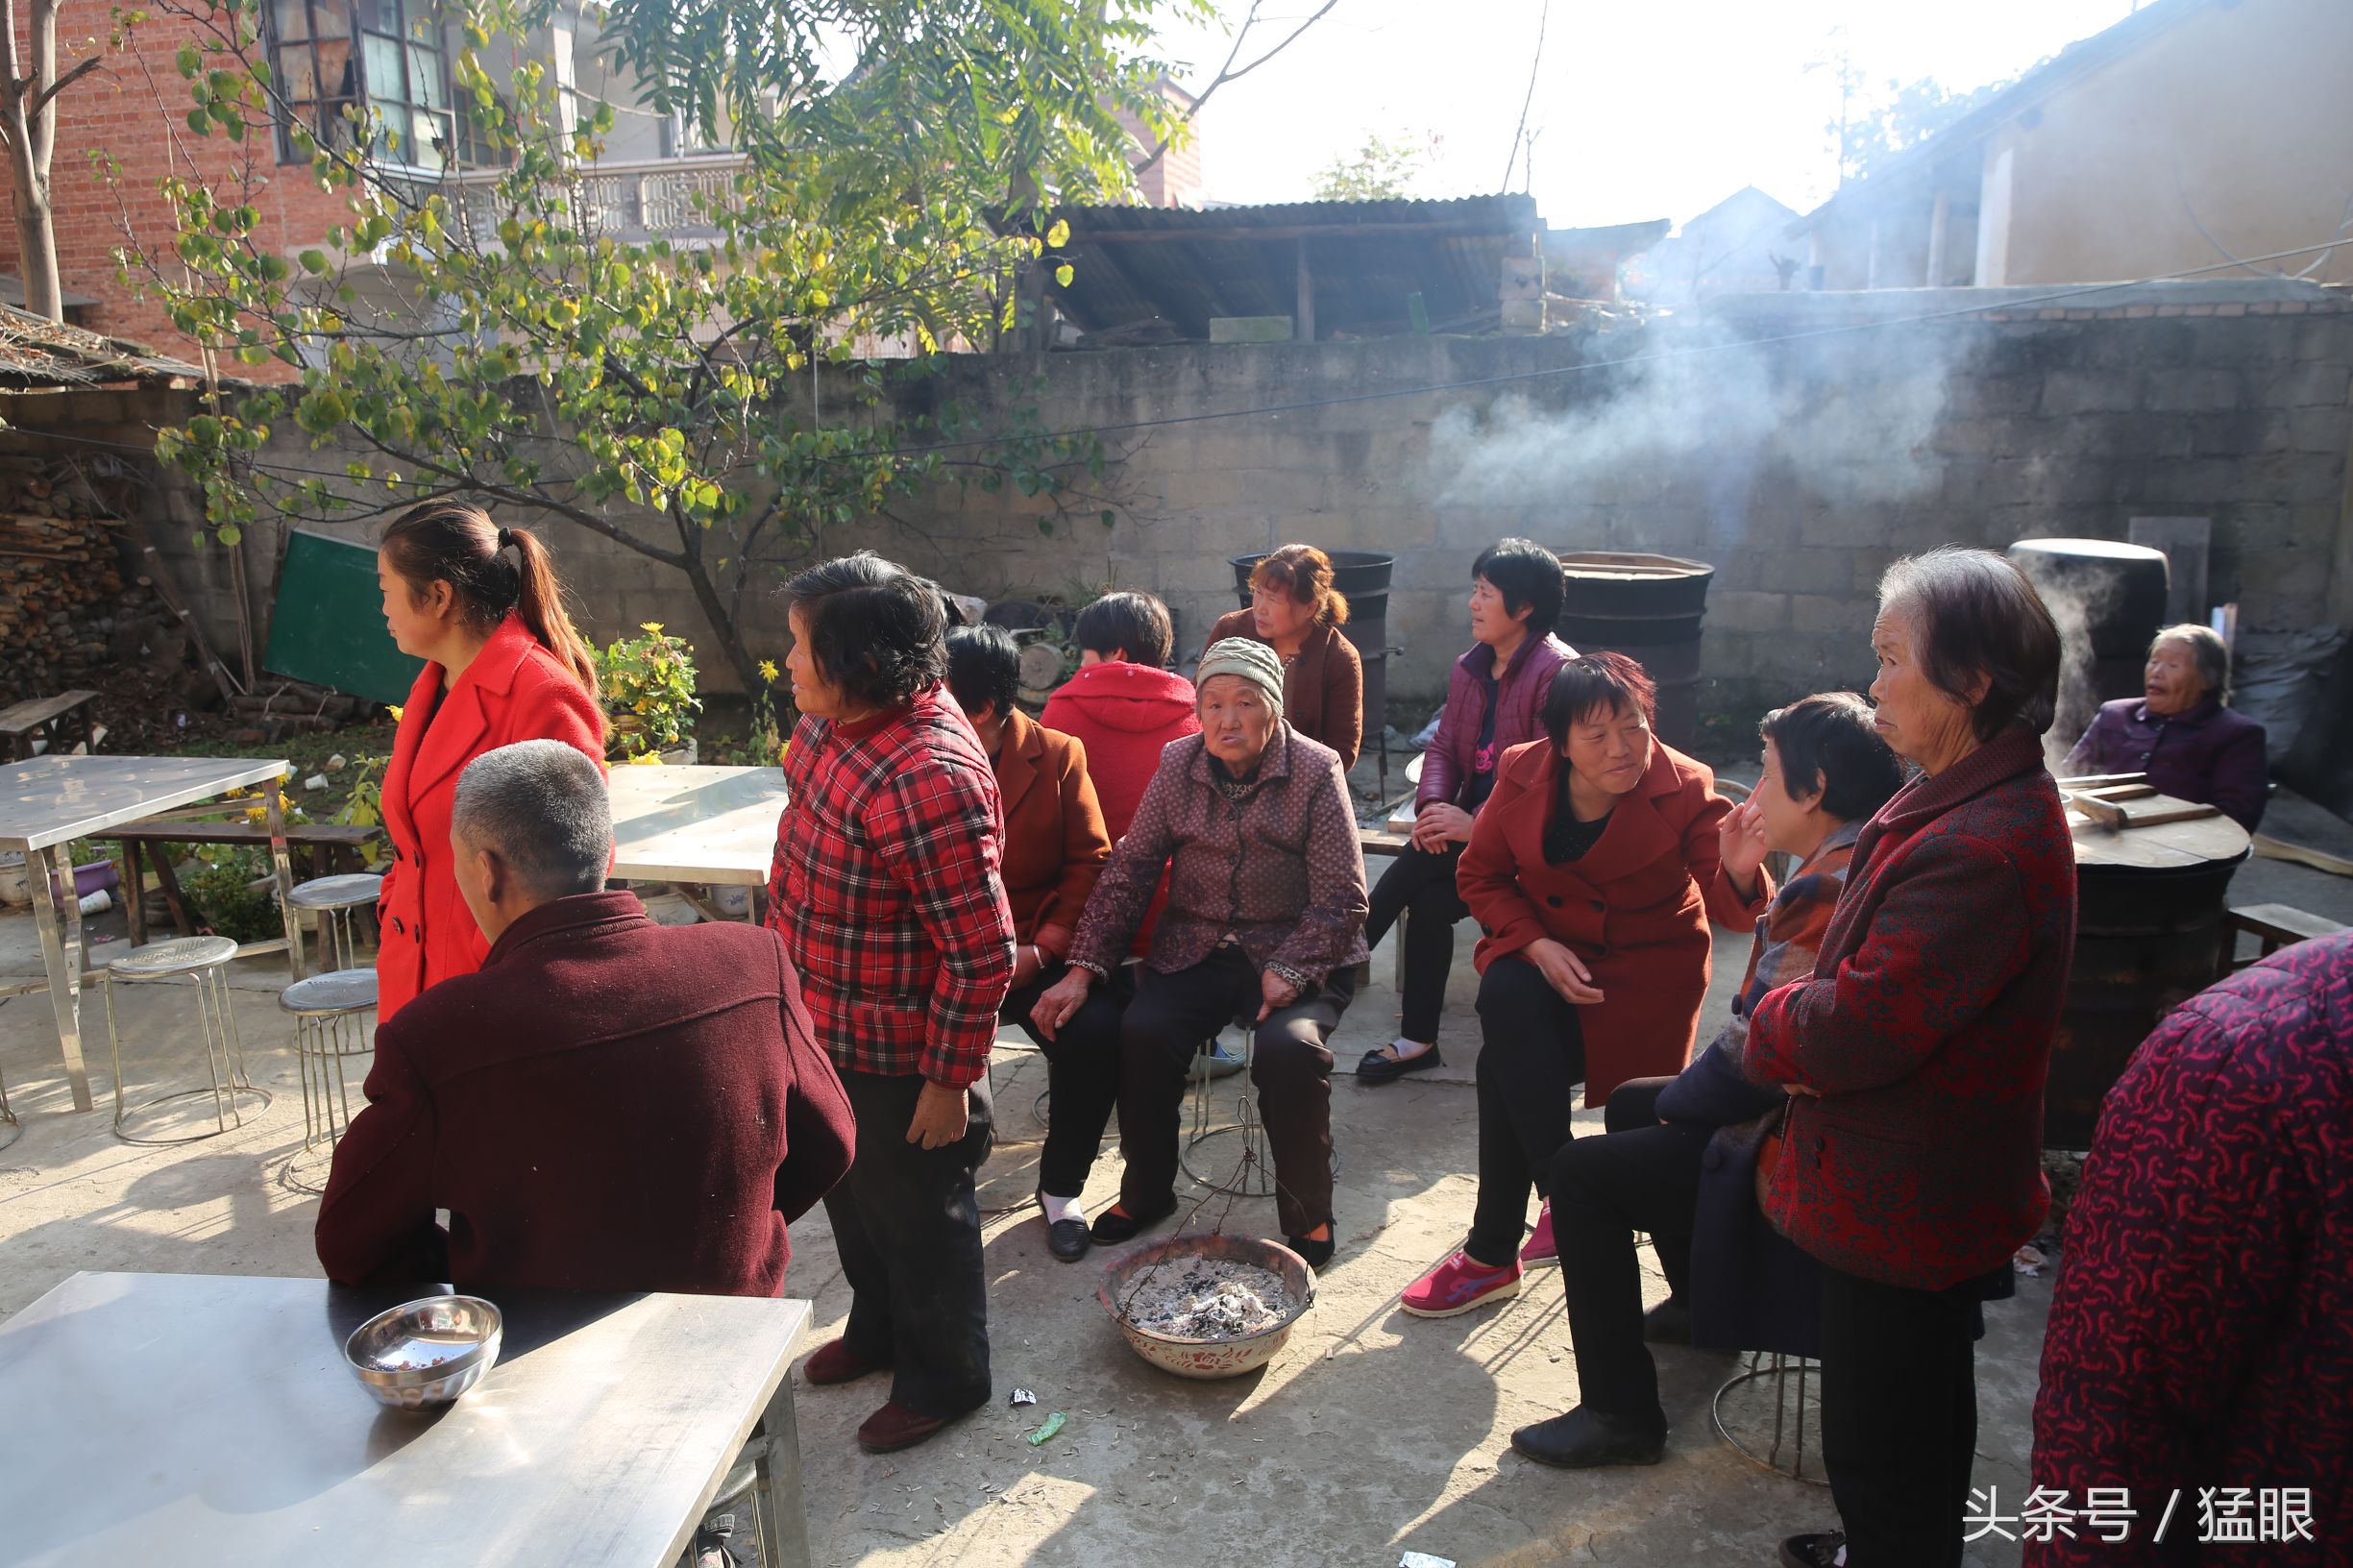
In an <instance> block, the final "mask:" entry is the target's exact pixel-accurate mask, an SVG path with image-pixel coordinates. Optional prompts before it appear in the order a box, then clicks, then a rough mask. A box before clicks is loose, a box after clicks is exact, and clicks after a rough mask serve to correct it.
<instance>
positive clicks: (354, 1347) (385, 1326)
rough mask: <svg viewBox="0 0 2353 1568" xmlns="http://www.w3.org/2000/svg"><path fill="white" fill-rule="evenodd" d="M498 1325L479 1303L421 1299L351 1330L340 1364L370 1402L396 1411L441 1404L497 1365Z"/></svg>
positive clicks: (489, 1309)
mask: <svg viewBox="0 0 2353 1568" xmlns="http://www.w3.org/2000/svg"><path fill="white" fill-rule="evenodd" d="M504 1327H505V1325H504V1321H503V1320H502V1318H501V1317H500V1315H499V1310H498V1308H496V1307H494V1306H492V1305H491V1304H490V1303H489V1302H486V1301H484V1300H483V1299H482V1298H481V1297H479V1296H427V1297H425V1298H423V1299H422V1300H419V1301H404V1302H403V1303H401V1305H400V1306H398V1307H395V1308H393V1309H392V1310H391V1311H384V1312H379V1313H377V1314H376V1315H375V1316H374V1317H371V1318H369V1319H368V1320H367V1321H366V1322H365V1323H362V1324H361V1325H359V1327H358V1328H356V1329H355V1330H353V1331H352V1336H351V1337H350V1338H349V1339H346V1340H345V1341H344V1342H343V1359H344V1360H347V1361H349V1362H351V1363H352V1375H353V1376H355V1377H356V1378H357V1379H358V1380H359V1384H360V1386H361V1387H363V1388H365V1389H367V1391H368V1392H369V1393H371V1394H373V1395H374V1396H375V1397H376V1399H377V1402H378V1403H379V1404H381V1405H385V1406H389V1407H390V1408H391V1409H396V1410H424V1409H432V1408H433V1407H435V1406H438V1405H447V1404H449V1403H451V1402H452V1401H453V1400H454V1399H456V1398H457V1396H458V1395H460V1394H462V1393H464V1392H465V1391H466V1390H467V1389H469V1388H471V1387H473V1386H474V1385H475V1384H478V1383H479V1382H481V1381H482V1375H483V1374H484V1373H486V1372H488V1371H489V1370H490V1369H491V1367H492V1366H493V1365H495V1364H496V1363H497V1361H498V1360H499V1340H500V1336H501V1335H502V1333H503V1332H504Z"/></svg>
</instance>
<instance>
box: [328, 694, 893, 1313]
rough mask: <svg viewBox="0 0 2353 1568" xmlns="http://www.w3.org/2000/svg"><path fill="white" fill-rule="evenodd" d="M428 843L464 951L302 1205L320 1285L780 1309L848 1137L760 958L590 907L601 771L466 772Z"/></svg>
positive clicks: (390, 1034)
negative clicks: (793, 1232) (472, 959)
mask: <svg viewBox="0 0 2353 1568" xmlns="http://www.w3.org/2000/svg"><path fill="white" fill-rule="evenodd" d="M450 849H451V854H452V859H453V866H454V870H455V880H456V884H457V890H458V893H459V894H460V895H461V896H462V897H463V898H464V900H465V903H466V907H467V909H468V910H469V911H471V912H472V915H473V918H474V919H475V921H476V923H477V924H478V925H479V926H480V927H481V931H482V935H483V936H484V937H486V938H488V939H489V941H490V943H491V948H490V956H489V957H488V958H487V959H485V960H484V961H483V964H482V967H481V968H480V969H479V970H478V971H477V972H476V973H473V974H465V975H456V976H453V977H452V978H451V979H448V980H445V981H443V982H441V983H440V984H439V985H437V986H434V987H432V988H431V989H429V990H428V991H426V992H422V993H421V994H420V995H418V997H417V998H416V999H415V1000H414V1001H412V1002H410V1003H409V1004H408V1005H407V1006H406V1007H404V1008H403V1009H402V1010H401V1011H400V1013H399V1015H398V1016H397V1017H394V1018H393V1019H392V1020H391V1021H390V1022H388V1023H386V1024H384V1025H383V1026H382V1027H381V1028H380V1029H379V1030H378V1031H377V1035H376V1065H375V1066H374V1067H373V1069H371V1070H370V1072H369V1073H368V1082H367V1096H368V1106H367V1109H366V1110H364V1111H362V1112H360V1113H359V1115H356V1116H355V1117H354V1118H353V1119H352V1125H351V1128H350V1130H349V1131H348V1132H347V1133H346V1134H345V1135H344V1138H343V1140H342V1142H341V1144H340V1145H339V1146H338V1147H337V1148H336V1150H335V1160H334V1168H333V1171H332V1174H331V1176H330V1177H329V1179H328V1184H327V1195H326V1197H325V1198H324V1200H322V1202H321V1203H320V1206H319V1219H318V1231H317V1237H316V1240H317V1245H318V1253H319V1261H320V1262H321V1263H323V1264H325V1265H326V1269H327V1273H328V1275H329V1277H330V1278H331V1279H334V1280H337V1281H339V1282H342V1283H345V1284H375V1283H382V1284H390V1283H394V1282H409V1281H434V1282H438V1281H442V1280H447V1281H450V1282H452V1283H453V1284H454V1285H455V1286H457V1287H458V1288H460V1289H464V1290H488V1289H496V1288H500V1287H518V1286H542V1287H548V1288H554V1289H567V1290H674V1291H686V1292H692V1293H697V1294H704V1295H754V1296H772V1295H777V1294H779V1293H781V1291H782V1289H783V1286H784V1271H785V1264H786V1262H788V1260H789V1259H790V1257H791V1251H792V1249H791V1245H790V1242H789V1241H788V1239H787V1237H786V1234H785V1226H786V1223H787V1222H788V1221H790V1220H793V1219H797V1218H798V1217H799V1216H800V1215H801V1214H802V1213H805V1212H807V1210H808V1209H809V1207H810V1206H811V1205H812V1204H814V1203H816V1202H817V1200H818V1199H819V1198H820V1197H821V1196H823V1195H824V1193H825V1191H826V1189H827V1188H831V1187H832V1186H833V1184H834V1183H835V1182H837V1181H839V1180H840V1179H841V1177H842V1174H843V1172H844V1171H846V1169H848V1167H849V1161H850V1153H851V1139H852V1127H853V1118H852V1116H851V1114H850V1110H849V1102H848V1099H847V1097H846V1095H845V1094H844V1093H843V1090H842V1084H841V1080H840V1079H839V1078H838V1077H837V1076H836V1075H835V1073H834V1069H833V1066H832V1064H831V1063H830V1062H829V1061H828V1060H827V1059H826V1056H825V1052H824V1050H823V1049H822V1048H821V1046H819V1045H818V1044H817V1042H816V1041H815V1039H814V1038H813V1036H812V1035H811V1033H810V1029H809V1018H808V1015H807V1013H806V1012H805V1011H803V1009H802V1007H801V1000H800V981H799V976H798V975H797V974H796V973H795V972H794V969H793V966H792V964H791V962H790V960H789V959H787V958H786V956H785V951H784V944H783V943H781V942H780V941H779V940H778V939H777V938H776V937H775V935H774V934H773V933H772V932H769V931H766V930H763V929H761V928H759V927H756V926H749V925H732V924H715V925H695V926H683V927H664V926H660V925H656V924H655V923H654V922H653V921H652V920H650V919H648V918H647V916H646V912H645V909H644V906H642V905H641V904H640V903H639V902H638V900H637V896H636V894H631V893H626V892H621V893H608V892H606V891H604V874H605V870H606V869H607V868H608V867H609V866H610V865H611V862H612V852H613V824H612V808H611V804H610V801H609V799H608V797H607V796H606V793H605V785H604V779H603V775H602V774H601V772H599V770H598V768H597V766H596V764H595V763H593V762H591V761H589V759H588V758H587V757H585V756H583V755H581V753H580V752H578V751H576V750H575V749H574V748H573V747H569V746H565V745H563V744H561V743H559V742H555V741H524V742H521V743H519V744H517V745H514V746H506V747H499V748H498V749H496V750H493V751H486V752H484V753H483V754H482V755H481V756H479V757H477V758H476V759H475V760H474V761H473V762H472V763H470V764H468V765H467V768H466V771H465V772H464V773H462V774H461V775H460V776H459V778H458V784H457V796H456V801H455V804H454V808H453V813H452V817H451V829H450ZM452 913H453V915H454V912H452ZM437 1209H446V1210H448V1211H449V1213H450V1228H449V1230H448V1231H447V1232H446V1233H445V1232H444V1231H443V1230H442V1229H441V1227H440V1226H439V1225H438V1224H437V1223H436V1222H435V1219H434V1211H435V1210H437Z"/></svg>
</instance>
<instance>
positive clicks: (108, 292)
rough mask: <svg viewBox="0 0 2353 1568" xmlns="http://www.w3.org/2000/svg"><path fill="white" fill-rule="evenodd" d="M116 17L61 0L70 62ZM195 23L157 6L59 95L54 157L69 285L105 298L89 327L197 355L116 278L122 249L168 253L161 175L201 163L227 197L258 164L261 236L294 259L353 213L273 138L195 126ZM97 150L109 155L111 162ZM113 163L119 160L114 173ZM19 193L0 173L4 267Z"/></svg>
mask: <svg viewBox="0 0 2353 1568" xmlns="http://www.w3.org/2000/svg"><path fill="white" fill-rule="evenodd" d="M112 25H113V23H112V17H111V6H110V0H64V3H63V4H62V6H61V8H60V11H59V21H58V41H59V48H60V50H61V53H63V52H65V51H68V50H70V51H72V52H71V53H66V54H64V60H65V62H66V63H67V64H68V65H70V64H71V63H72V62H73V61H77V60H79V59H81V58H82V55H83V53H84V51H85V49H86V47H91V46H94V47H96V48H98V49H100V50H102V51H103V50H106V47H107V38H108V36H109V33H110V30H111V28H112ZM197 32H198V30H197V29H196V27H195V26H194V24H193V23H190V22H187V21H184V20H183V19H180V18H176V17H172V16H168V15H161V14H158V15H156V16H155V17H154V18H153V19H152V20H150V21H147V22H144V23H142V24H140V26H139V28H138V30H137V33H136V36H135V37H136V49H135V52H134V51H126V52H123V53H120V54H113V53H112V52H109V53H110V56H111V58H110V59H109V61H108V62H107V64H106V65H105V66H103V67H101V68H100V69H99V70H96V71H93V72H92V73H90V74H89V75H88V76H86V77H84V78H83V79H82V80H81V81H79V82H76V83H75V84H74V85H73V86H70V87H68V88H66V89H65V91H64V92H62V93H61V94H60V95H59V96H58V100H57V103H58V135H57V152H56V156H55V157H54V159H52V161H51V164H50V184H51V202H52V206H53V208H54V209H55V212H56V218H55V225H56V230H57V242H58V272H59V276H60V279H61V282H63V284H64V287H65V289H66V291H67V292H68V293H77V294H86V295H89V296H91V297H93V298H94V299H96V300H97V301H98V304H97V305H96V306H94V307H92V308H91V309H90V311H89V313H88V314H87V315H86V317H84V318H83V324H84V325H86V326H87V327H88V328H89V329H90V330H91V331H98V332H105V333H107V334H109V335H110V336H114V337H127V338H130V339H132V340H134V341H135V342H140V343H146V344H149V345H151V346H153V347H155V348H157V349H159V351H161V352H163V353H165V354H172V355H182V356H184V357H188V358H193V357H195V352H196V349H195V345H194V344H193V343H192V342H191V341H190V340H188V339H187V338H185V337H184V336H182V335H181V334H180V333H179V332H178V331H174V329H173V327H172V325H171V321H170V319H169V317H167V316H166V315H165V313H164V312H163V310H162V309H161V308H160V307H159V306H158V305H157V304H156V303H155V302H154V301H152V300H142V299H140V298H138V297H137V294H136V290H135V288H134V287H133V286H132V285H131V284H129V283H127V282H123V281H121V280H120V279H119V278H118V277H117V276H116V267H115V264H114V258H113V253H114V251H115V249H116V248H117V247H118V246H123V245H125V244H126V243H134V244H135V248H136V249H137V250H139V251H141V252H143V253H144V254H146V255H149V256H159V257H168V256H170V254H171V245H172V239H173V236H174V235H175V234H176V233H177V232H178V231H177V230H176V229H175V228H174V226H173V224H172V219H171V210H170V208H169V207H168V206H167V205H166V204H165V202H164V200H163V198H162V197H161V195H159V193H158V191H157V188H156V186H157V182H158V181H159V180H160V179H162V177H163V176H164V175H165V174H166V173H168V172H173V171H175V170H176V171H177V172H180V173H182V174H186V173H187V172H188V171H189V166H190V162H191V160H193V162H194V164H195V166H196V167H197V168H198V169H199V170H200V171H201V172H202V173H203V175H204V177H205V178H206V179H207V180H208V181H210V182H212V183H213V188H214V189H215V190H218V191H221V192H222V193H223V194H227V193H228V189H229V186H230V184H231V183H232V182H233V181H236V180H238V179H239V178H240V176H239V174H238V171H239V169H240V168H250V169H251V170H252V172H253V174H254V175H255V176H256V177H257V179H258V180H259V181H261V182H265V183H263V184H261V185H260V188H259V189H258V191H257V194H256V197H255V205H256V206H257V207H258V208H260V210H261V213H262V226H261V228H260V230H259V231H258V232H257V235H256V243H257V244H260V245H264V246H268V247H274V248H276V249H277V250H279V251H280V252H282V254H284V255H286V256H287V257H292V256H293V255H294V254H295V253H296V252H298V251H300V250H302V249H303V248H305V247H306V246H311V245H316V244H319V243H320V242H321V240H322V238H323V237H324V236H325V234H326V233H327V231H328V230H329V229H330V228H331V227H332V226H333V225H334V224H336V223H337V222H339V221H341V219H342V217H343V214H344V197H343V196H342V195H341V194H340V193H337V192H329V191H323V190H320V189H319V188H318V187H317V185H316V184H315V183H314V182H313V181H312V180H311V178H310V171H309V166H308V165H307V164H293V165H286V166H281V165H280V164H279V163H278V161H277V159H278V150H277V146H276V143H275V139H274V138H272V137H269V136H255V135H249V136H248V137H247V138H246V140H245V141H244V142H242V143H236V142H232V141H230V140H229V139H228V137H227V136H225V135H221V134H219V133H218V131H217V130H216V131H215V133H214V134H213V135H209V136H203V137H200V136H197V135H194V134H193V133H191V132H190V131H189V130H188V127H187V111H188V108H189V104H188V98H187V91H186V88H187V85H186V83H185V82H184V81H183V80H182V79H181V76H180V73H179V70H178V68H177V67H176V66H175V65H174V64H173V58H174V56H175V55H176V54H177V53H178V51H179V48H180V45H181V43H182V42H183V41H184V40H185V39H188V38H192V37H195V36H196V34H197ZM150 72H152V73H153V75H152V77H151V76H150ZM93 154H102V155H103V160H102V159H94V158H93V156H92V155H93ZM107 160H110V162H111V163H112V165H113V168H112V169H111V171H109V169H108V168H107V166H106V163H107ZM13 205H14V203H13V195H12V191H11V189H10V187H9V186H8V184H6V182H0V212H5V214H6V221H0V272H11V273H13V272H16V271H17V270H18V266H17V251H16V228H15V223H14V214H13ZM282 370H283V367H276V371H282ZM274 373H276V372H275V371H273V369H272V368H271V367H263V368H261V369H253V368H250V367H247V368H244V369H243V370H242V374H246V375H249V376H269V375H272V374H274Z"/></svg>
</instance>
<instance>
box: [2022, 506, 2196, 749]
mask: <svg viewBox="0 0 2353 1568" xmlns="http://www.w3.org/2000/svg"><path fill="white" fill-rule="evenodd" d="M2008 553H2009V556H2010V559H2011V560H2012V561H2014V562H2016V563H2017V565H2018V569H2019V570H2020V571H2021V572H2022V573H2024V574H2025V575H2026V578H2027V580H2028V581H2030V582H2032V583H2033V584H2034V586H2035V589H2036V591H2037V592H2039V593H2040V594H2042V596H2043V601H2044V602H2045V603H2046V604H2047V605H2049V606H2050V612H2051V614H2052V616H2053V617H2054V618H2055V619H2056V620H2057V621H2058V623H2059V632H2060V635H2061V636H2062V637H2064V638H2065V639H2066V641H2067V656H2066V670H2065V671H2064V673H2063V674H2062V675H2061V680H2062V687H2061V690H2062V691H2063V692H2073V691H2076V690H2078V689H2088V691H2089V694H2090V697H2091V699H2092V701H2093V702H2095V703H2099V702H2111V701H2114V700H2115V699H2116V698H2120V697H2139V696H2140V695H2141V690H2142V669H2143V667H2144V666H2145V664H2146V663H2147V660H2148V645H2149V643H2150V642H2151V641H2152V640H2154V639H2155V637H2156V635H2157V632H2158V629H2159V628H2160V627H2162V626H2163V625H2165V610H2166V600H2167V594H2168V588H2167V584H2168V582H2169V564H2168V562H2167V560H2166V555H2165V551H2161V550H2151V549H2149V548H2148V547H2147V546H2145V545H2128V544H2124V543H2122V542H2120V541H2119V540H2115V539H2021V540H2020V541H2019V542H2018V543H2017V544H2015V545H2012V546H2011V547H2010V549H2009V551H2008ZM2084 717H2085V718H2086V720H2087V722H2088V720H2089V715H2085V716H2084Z"/></svg>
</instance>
